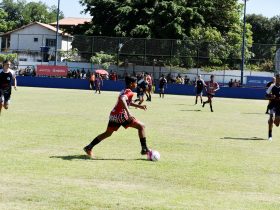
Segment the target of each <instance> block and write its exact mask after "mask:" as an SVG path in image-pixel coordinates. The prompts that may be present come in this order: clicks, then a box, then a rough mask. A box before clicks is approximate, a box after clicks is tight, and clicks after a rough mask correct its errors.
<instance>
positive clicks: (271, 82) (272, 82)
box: [265, 77, 276, 114]
mask: <svg viewBox="0 0 280 210" xmlns="http://www.w3.org/2000/svg"><path fill="white" fill-rule="evenodd" d="M275 80H276V79H275V77H272V81H270V82H268V83H267V84H266V88H267V89H268V88H269V87H270V86H271V85H272V84H275ZM270 102H271V101H270V100H269V101H268V104H267V107H266V112H265V113H266V114H269V104H270Z"/></svg>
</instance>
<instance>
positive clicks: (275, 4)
mask: <svg viewBox="0 0 280 210" xmlns="http://www.w3.org/2000/svg"><path fill="white" fill-rule="evenodd" d="M31 1H33V2H39V1H41V2H44V3H46V4H47V5H49V6H51V5H57V2H58V0H27V2H31ZM239 2H244V1H243V0H239ZM60 9H61V10H62V12H63V13H64V16H65V17H90V15H89V14H80V12H81V11H82V10H83V7H82V6H81V5H80V3H79V0H60ZM252 13H255V14H261V15H263V16H265V17H269V18H270V17H273V16H276V15H280V0H247V14H252Z"/></svg>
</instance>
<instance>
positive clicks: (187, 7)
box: [74, 0, 252, 66]
mask: <svg viewBox="0 0 280 210" xmlns="http://www.w3.org/2000/svg"><path fill="white" fill-rule="evenodd" d="M80 3H81V4H83V5H84V6H86V9H85V12H89V13H90V14H91V15H92V17H93V18H92V22H91V23H90V24H89V25H88V29H87V30H86V28H84V29H85V30H86V31H85V34H87V35H94V36H111V37H134V38H149V39H150V38H160V39H175V40H181V41H179V42H181V44H182V46H179V45H178V46H177V49H176V52H175V53H174V54H172V53H173V50H170V51H172V53H171V54H172V55H171V54H170V57H168V58H166V61H165V62H164V63H167V62H168V61H167V60H169V62H170V63H179V59H178V57H182V60H184V61H183V62H182V63H185V64H186V66H189V65H193V64H194V63H195V62H194V59H195V57H197V55H196V54H197V53H199V54H200V56H202V57H207V59H205V62H208V63H209V64H214V65H222V64H223V62H226V63H230V64H232V65H233V63H235V62H230V61H229V60H230V59H236V60H237V61H240V60H241V50H240V49H241V44H242V32H243V29H242V18H241V17H242V7H243V5H242V4H239V3H238V1H237V0H228V1H224V0H188V1H186V0H161V1H159V0H150V1H147V0H134V1H131V0H110V1H108V0H92V1H89V0H80ZM246 29H247V31H246V47H247V48H246V58H250V56H252V54H251V53H250V51H249V50H248V49H249V48H250V47H251V45H252V33H251V30H250V25H249V24H247V25H246ZM186 40H187V42H188V44H187V45H185V44H184V43H185V42H186ZM177 42H178V41H177ZM74 43H75V41H74ZM171 43H172V42H171ZM161 44H162V45H165V44H166V43H164V42H162V43H161ZM138 46H139V45H138ZM138 46H136V47H138ZM190 46H191V48H189V47H190ZM186 47H187V48H189V49H186ZM159 48H162V47H159ZM172 56H173V57H172ZM186 57H187V59H186ZM190 57H193V60H192V61H191V60H190V59H189V58H190Z"/></svg>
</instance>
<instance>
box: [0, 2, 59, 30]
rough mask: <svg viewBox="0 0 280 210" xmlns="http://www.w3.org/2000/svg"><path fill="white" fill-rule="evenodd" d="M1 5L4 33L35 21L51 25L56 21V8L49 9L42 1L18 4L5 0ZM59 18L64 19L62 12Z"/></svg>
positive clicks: (0, 13)
mask: <svg viewBox="0 0 280 210" xmlns="http://www.w3.org/2000/svg"><path fill="white" fill-rule="evenodd" d="M0 5H1V7H0V17H1V21H2V22H3V23H4V24H1V21H0V27H1V25H3V26H2V27H1V28H2V29H3V31H2V32H7V31H10V30H13V29H16V28H19V27H21V26H23V25H26V24H29V23H32V22H35V21H38V22H43V23H51V22H54V21H55V20H56V11H57V9H56V6H52V7H48V6H47V5H46V4H45V3H42V2H41V1H40V2H38V3H37V2H30V3H26V1H25V0H18V1H16V2H14V0H3V1H2V3H1V4H0ZM59 18H63V13H62V12H60V14H59ZM5 23H6V24H5ZM4 25H5V26H4Z"/></svg>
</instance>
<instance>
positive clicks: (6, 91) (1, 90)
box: [0, 60, 17, 114]
mask: <svg viewBox="0 0 280 210" xmlns="http://www.w3.org/2000/svg"><path fill="white" fill-rule="evenodd" d="M10 65H11V62H10V61H9V60H5V61H4V62H3V69H0V114H1V110H2V107H4V108H5V109H8V107H9V102H10V98H11V93H12V85H13V82H14V88H15V90H16V89H17V80H16V74H15V72H14V71H13V70H11V69H10Z"/></svg>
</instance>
